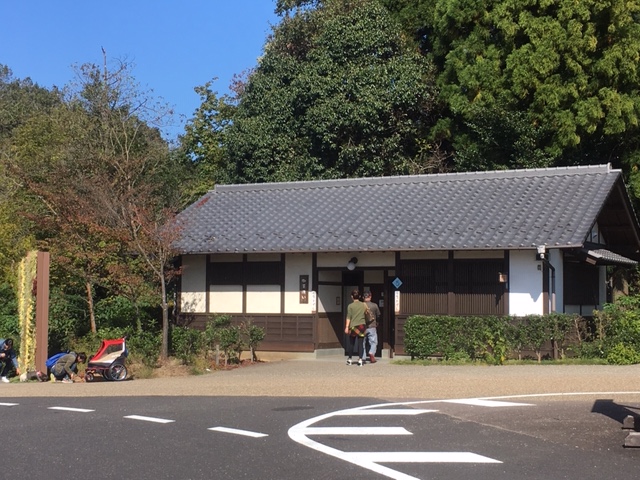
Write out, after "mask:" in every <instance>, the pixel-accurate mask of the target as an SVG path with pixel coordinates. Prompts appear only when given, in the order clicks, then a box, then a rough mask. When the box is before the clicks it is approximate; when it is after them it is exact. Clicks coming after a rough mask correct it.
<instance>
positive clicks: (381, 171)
mask: <svg viewBox="0 0 640 480" xmlns="http://www.w3.org/2000/svg"><path fill="white" fill-rule="evenodd" d="M292 7H295V8H296V9H295V11H294V12H292V11H291V10H290V8H292ZM314 7H315V8H314ZM279 8H280V10H279V11H282V12H285V14H286V15H285V16H284V18H283V19H282V22H281V24H280V25H278V27H277V28H276V29H275V30H274V33H273V35H272V37H271V38H270V39H269V41H268V42H267V44H266V45H265V52H264V55H263V57H262V58H261V59H260V61H259V64H258V65H257V67H256V68H255V70H254V71H253V72H252V73H251V74H250V75H249V77H248V79H247V81H246V83H244V84H242V85H241V86H239V88H238V89H237V96H236V101H237V107H236V108H237V109H236V111H235V112H234V114H233V118H232V123H231V124H230V125H229V127H228V128H227V129H226V132H225V137H224V141H225V143H224V145H225V151H226V155H227V157H226V158H227V166H228V168H229V172H230V173H229V179H231V180H232V181H236V182H265V181H289V180H301V179H317V178H342V177H354V176H375V175H394V174H401V173H416V172H422V171H430V170H437V169H438V168H439V167H440V165H438V164H435V165H434V164H432V163H431V161H432V156H431V155H432V153H433V150H434V149H433V146H432V145H431V144H430V143H428V142H427V141H426V140H424V135H425V133H426V131H427V128H428V127H429V126H430V125H431V124H432V122H433V119H432V118H431V111H432V106H433V101H434V99H435V90H434V87H433V77H432V73H433V72H432V68H431V66H430V64H429V63H428V62H427V61H426V60H425V59H424V58H423V57H422V56H421V55H420V54H419V52H417V51H416V50H415V49H412V48H411V46H410V43H409V42H407V41H406V39H405V38H404V37H403V35H402V34H401V32H400V29H399V26H398V25H397V24H396V23H395V22H393V21H392V20H391V18H390V17H389V16H388V15H387V12H386V11H385V10H384V8H382V7H381V6H380V5H379V4H378V3H377V2H372V1H367V0H354V1H346V0H327V1H323V2H280V5H279Z"/></svg>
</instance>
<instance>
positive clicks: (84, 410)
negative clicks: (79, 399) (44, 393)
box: [49, 407, 95, 413]
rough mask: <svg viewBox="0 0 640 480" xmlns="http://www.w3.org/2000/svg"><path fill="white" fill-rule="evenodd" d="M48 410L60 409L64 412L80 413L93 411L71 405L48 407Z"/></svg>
mask: <svg viewBox="0 0 640 480" xmlns="http://www.w3.org/2000/svg"><path fill="white" fill-rule="evenodd" d="M49 410H62V411H64V412H80V413H89V412H95V410H89V409H87V408H71V407H49Z"/></svg>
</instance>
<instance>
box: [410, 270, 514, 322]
mask: <svg viewBox="0 0 640 480" xmlns="http://www.w3.org/2000/svg"><path fill="white" fill-rule="evenodd" d="M504 271H506V268H505V261H504V260H503V259H478V260H455V259H449V260H403V261H401V262H400V265H399V270H398V277H399V278H400V279H401V280H402V282H403V284H402V286H401V287H400V292H401V298H402V300H401V311H402V312H401V313H402V314H407V315H415V314H419V315H502V314H504V313H505V297H506V295H505V293H506V292H505V287H504V284H503V283H500V281H499V273H500V272H504Z"/></svg>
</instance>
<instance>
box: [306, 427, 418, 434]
mask: <svg viewBox="0 0 640 480" xmlns="http://www.w3.org/2000/svg"><path fill="white" fill-rule="evenodd" d="M299 432H300V433H301V434H302V435H413V434H412V433H411V432H409V431H408V430H406V429H405V428H403V427H312V428H304V429H300V431H299Z"/></svg>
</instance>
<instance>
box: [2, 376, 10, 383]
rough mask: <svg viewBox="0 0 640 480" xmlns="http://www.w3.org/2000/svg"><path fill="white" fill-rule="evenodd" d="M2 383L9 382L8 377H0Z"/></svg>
mask: <svg viewBox="0 0 640 480" xmlns="http://www.w3.org/2000/svg"><path fill="white" fill-rule="evenodd" d="M0 380H2V381H3V382H4V383H9V379H8V378H7V377H2V378H0Z"/></svg>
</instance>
